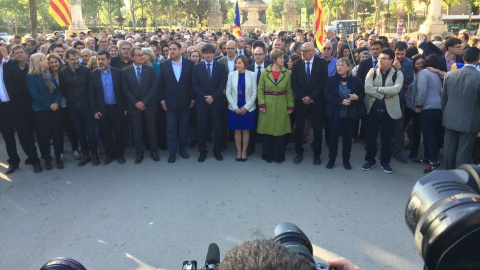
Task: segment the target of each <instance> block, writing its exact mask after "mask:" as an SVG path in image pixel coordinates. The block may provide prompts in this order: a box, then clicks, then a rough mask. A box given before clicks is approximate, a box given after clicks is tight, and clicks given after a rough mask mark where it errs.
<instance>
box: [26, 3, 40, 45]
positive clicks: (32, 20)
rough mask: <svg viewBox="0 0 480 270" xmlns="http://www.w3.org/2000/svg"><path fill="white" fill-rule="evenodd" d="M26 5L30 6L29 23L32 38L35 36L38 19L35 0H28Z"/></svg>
mask: <svg viewBox="0 0 480 270" xmlns="http://www.w3.org/2000/svg"><path fill="white" fill-rule="evenodd" d="M28 7H29V8H30V24H31V26H32V38H37V31H38V20H37V2H36V0H28Z"/></svg>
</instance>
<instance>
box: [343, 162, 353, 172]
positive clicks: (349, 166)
mask: <svg viewBox="0 0 480 270" xmlns="http://www.w3.org/2000/svg"><path fill="white" fill-rule="evenodd" d="M343 167H344V168H345V170H351V169H352V166H351V165H350V162H348V161H344V162H343Z"/></svg>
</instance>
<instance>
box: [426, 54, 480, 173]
mask: <svg viewBox="0 0 480 270" xmlns="http://www.w3.org/2000/svg"><path fill="white" fill-rule="evenodd" d="M463 60H464V61H465V65H464V66H463V67H462V68H461V69H457V70H453V71H451V72H448V73H447V75H446V76H445V80H444V83H443V92H442V112H443V126H444V127H445V139H444V144H443V147H444V149H443V151H444V153H443V156H444V159H445V169H447V170H450V169H456V168H457V167H458V166H460V165H462V164H469V163H471V161H472V152H473V145H474V142H475V137H476V136H477V134H478V132H480V106H479V103H480V76H479V74H480V73H479V72H478V70H477V69H476V67H475V66H476V65H477V64H478V61H479V60H480V52H479V49H478V48H475V47H472V48H468V49H466V50H465V54H464V55H463ZM434 169H436V168H434Z"/></svg>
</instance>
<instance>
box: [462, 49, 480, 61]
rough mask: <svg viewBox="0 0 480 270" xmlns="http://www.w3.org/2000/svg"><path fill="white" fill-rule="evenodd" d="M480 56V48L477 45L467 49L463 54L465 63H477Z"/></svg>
mask: <svg viewBox="0 0 480 270" xmlns="http://www.w3.org/2000/svg"><path fill="white" fill-rule="evenodd" d="M479 57H480V49H478V48H477V47H470V48H468V49H466V50H465V53H464V54H463V60H464V61H465V63H472V64H477V62H478V58H479Z"/></svg>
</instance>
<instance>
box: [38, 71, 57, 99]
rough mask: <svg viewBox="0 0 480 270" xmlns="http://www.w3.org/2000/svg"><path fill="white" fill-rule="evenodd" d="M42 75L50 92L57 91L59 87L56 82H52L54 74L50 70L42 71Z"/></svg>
mask: <svg viewBox="0 0 480 270" xmlns="http://www.w3.org/2000/svg"><path fill="white" fill-rule="evenodd" d="M40 76H42V79H43V80H44V81H45V83H46V84H47V86H48V92H50V94H52V93H53V92H55V89H56V88H57V87H56V86H55V84H53V82H52V74H50V73H49V72H48V71H43V72H42V73H40Z"/></svg>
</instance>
